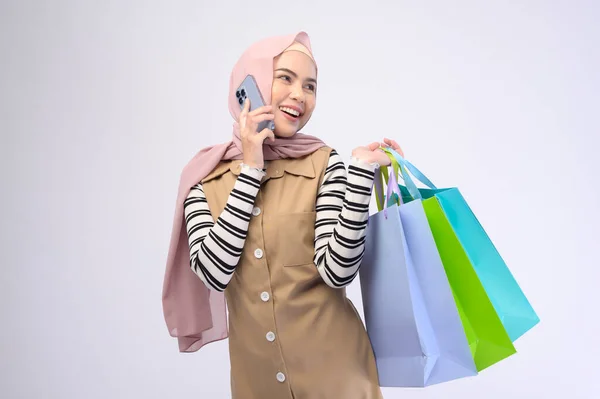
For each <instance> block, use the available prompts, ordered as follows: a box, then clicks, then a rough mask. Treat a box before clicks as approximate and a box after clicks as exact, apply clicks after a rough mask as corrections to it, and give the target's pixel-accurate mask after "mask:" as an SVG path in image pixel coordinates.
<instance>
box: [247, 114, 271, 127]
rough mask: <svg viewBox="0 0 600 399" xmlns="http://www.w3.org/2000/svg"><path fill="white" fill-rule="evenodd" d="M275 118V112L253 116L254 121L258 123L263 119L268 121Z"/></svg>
mask: <svg viewBox="0 0 600 399" xmlns="http://www.w3.org/2000/svg"><path fill="white" fill-rule="evenodd" d="M273 119H275V115H273V114H261V115H257V116H253V117H252V120H253V121H254V123H256V124H257V125H258V124H259V123H261V122H263V121H267V120H271V121H272V120H273Z"/></svg>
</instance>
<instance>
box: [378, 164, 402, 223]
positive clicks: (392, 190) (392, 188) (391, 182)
mask: <svg viewBox="0 0 600 399" xmlns="http://www.w3.org/2000/svg"><path fill="white" fill-rule="evenodd" d="M386 155H387V156H388V157H390V160H391V161H392V165H394V164H396V165H398V163H397V162H396V160H395V159H394V157H393V155H391V154H386ZM396 165H394V166H396ZM394 169H395V171H394V172H392V173H390V174H389V179H388V172H387V167H385V166H384V167H382V168H380V169H379V171H378V172H377V173H375V200H376V201H377V209H378V210H379V211H382V210H383V211H384V215H385V217H386V218H387V207H388V206H389V204H390V202H392V194H395V202H396V204H397V205H400V204H402V193H401V192H400V188H399V187H398V181H397V180H396V173H397V168H396V167H394ZM382 177H383V179H384V180H386V182H387V194H386V196H385V197H383V198H382V196H383V183H382ZM384 201H385V203H384Z"/></svg>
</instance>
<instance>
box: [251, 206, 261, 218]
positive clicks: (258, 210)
mask: <svg viewBox="0 0 600 399" xmlns="http://www.w3.org/2000/svg"><path fill="white" fill-rule="evenodd" d="M252 215H254V216H258V215H260V208H259V207H255V208H254V209H252Z"/></svg>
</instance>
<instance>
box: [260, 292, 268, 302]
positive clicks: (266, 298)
mask: <svg viewBox="0 0 600 399" xmlns="http://www.w3.org/2000/svg"><path fill="white" fill-rule="evenodd" d="M269 297H270V295H269V293H268V292H267V291H263V292H262V293H261V294H260V299H262V300H263V302H267V301H268V300H269Z"/></svg>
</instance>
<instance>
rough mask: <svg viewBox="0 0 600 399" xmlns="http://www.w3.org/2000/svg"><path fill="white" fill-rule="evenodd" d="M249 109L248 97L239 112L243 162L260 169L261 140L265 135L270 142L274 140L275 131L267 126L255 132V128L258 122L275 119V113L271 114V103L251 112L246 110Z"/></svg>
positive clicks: (262, 157) (261, 157)
mask: <svg viewBox="0 0 600 399" xmlns="http://www.w3.org/2000/svg"><path fill="white" fill-rule="evenodd" d="M249 109H250V99H246V101H245V103H244V108H242V112H241V113H240V136H241V138H242V152H243V154H244V163H245V164H246V165H248V166H250V167H251V168H259V169H262V168H264V166H265V161H264V156H263V142H264V141H265V139H266V138H267V137H269V138H270V139H271V142H273V141H275V133H273V131H272V130H271V129H269V128H264V129H263V130H262V131H261V132H257V131H256V129H257V128H258V124H259V123H261V122H263V121H267V120H273V119H275V115H273V112H272V111H273V107H272V106H271V105H265V106H263V107H260V108H257V109H255V110H254V111H252V112H248V111H249Z"/></svg>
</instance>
